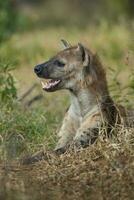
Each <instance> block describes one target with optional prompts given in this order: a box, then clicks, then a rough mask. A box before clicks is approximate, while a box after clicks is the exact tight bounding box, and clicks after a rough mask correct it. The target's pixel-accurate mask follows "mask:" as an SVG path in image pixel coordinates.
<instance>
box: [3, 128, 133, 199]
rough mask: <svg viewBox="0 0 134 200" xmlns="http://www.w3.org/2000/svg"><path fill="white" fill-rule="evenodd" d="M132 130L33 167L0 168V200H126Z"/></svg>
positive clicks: (130, 188) (129, 194)
mask: <svg viewBox="0 0 134 200" xmlns="http://www.w3.org/2000/svg"><path fill="white" fill-rule="evenodd" d="M133 131H134V130H133V128H131V129H125V128H123V129H122V128H121V129H120V131H119V132H118V136H117V137H115V138H113V139H111V140H109V139H106V138H105V139H104V138H102V136H100V137H99V139H98V141H97V142H96V143H95V144H94V145H92V146H91V147H89V148H86V149H82V150H80V151H74V152H67V153H66V154H65V155H61V156H60V157H59V156H54V155H53V154H50V153H48V160H47V161H40V162H38V163H37V164H34V165H28V166H17V165H16V164H15V163H10V164H9V163H5V164H4V165H1V167H0V171H1V175H2V176H1V179H0V185H1V186H2V187H1V193H0V196H1V198H3V199H7V200H8V199H10V200H12V199H33V200H34V199H42V200H43V199H58V200H60V199H63V198H64V199H93V200H95V199H96V200H98V199H99V200H101V199H102V200H104V199H107V200H114V199H115V200H117V199H121V200H130V199H133V197H134V191H133V187H134V179H133V177H134V160H133V159H134V156H133V144H134V143H133V142H134V138H133Z"/></svg>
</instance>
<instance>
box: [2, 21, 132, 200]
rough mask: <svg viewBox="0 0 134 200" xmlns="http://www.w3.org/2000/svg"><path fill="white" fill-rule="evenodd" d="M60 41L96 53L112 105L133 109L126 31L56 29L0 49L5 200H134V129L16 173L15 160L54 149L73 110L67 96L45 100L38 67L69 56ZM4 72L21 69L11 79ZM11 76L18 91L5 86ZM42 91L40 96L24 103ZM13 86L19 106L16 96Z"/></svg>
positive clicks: (32, 34) (129, 39)
mask: <svg viewBox="0 0 134 200" xmlns="http://www.w3.org/2000/svg"><path fill="white" fill-rule="evenodd" d="M61 38H64V39H66V40H68V41H69V42H70V43H71V44H77V42H82V43H83V44H85V45H86V46H87V47H88V48H90V49H92V50H93V51H94V52H97V53H98V55H99V56H100V58H101V61H102V63H103V64H104V66H105V69H106V72H107V79H108V85H109V90H110V92H111V95H112V97H113V98H114V100H115V101H117V102H119V103H121V104H122V105H124V106H125V107H130V108H132V107H133V102H134V44H133V30H132V29H131V28H128V26H127V25H126V24H118V25H113V26H112V27H111V26H110V27H109V26H108V25H107V23H105V22H104V23H102V24H101V25H100V26H98V27H97V26H93V25H92V26H91V27H88V28H87V29H84V30H82V29H76V28H72V29H70V30H68V29H66V28H64V27H63V28H62V27H59V28H56V27H55V28H47V29H45V28H44V29H43V30H33V31H32V32H23V33H15V34H14V35H13V36H12V37H11V38H10V40H8V41H6V42H4V43H2V44H1V46H0V72H1V74H0V78H2V79H1V80H3V81H1V82H0V84H1V87H0V92H1V91H2V88H3V89H4V91H6V93H5V98H6V100H7V101H5V100H4V99H2V98H1V104H0V161H1V163H2V166H3V164H4V166H5V167H4V168H3V167H2V168H1V167H0V174H1V175H2V176H0V185H2V187H1V189H0V197H1V195H4V196H2V198H3V199H17V198H18V199H31V197H32V198H33V199H38V198H39V199H48V197H50V199H58V200H59V199H62V198H63V196H65V197H66V199H69V196H70V195H71V198H72V199H82V198H84V199H89V198H87V196H88V197H90V198H91V199H122V200H126V199H132V195H133V194H132V192H133V190H132V186H133V183H132V177H133V163H132V155H133V129H132V130H127V129H126V128H124V127H122V128H121V129H120V130H119V131H118V133H117V137H116V138H113V139H112V140H107V139H106V140H104V139H103V138H102V137H100V138H99V140H98V142H97V144H94V145H93V146H92V147H90V148H88V149H85V150H82V151H81V152H75V153H74V152H70V153H68V154H66V155H64V156H61V157H58V158H57V157H53V156H52V157H51V156H50V160H49V162H48V163H47V162H45V161H44V162H41V163H38V164H37V165H35V166H33V167H31V166H30V167H27V168H25V167H24V168H23V167H17V166H16V164H15V166H14V165H13V164H14V160H16V159H19V158H20V157H22V156H25V155H27V154H32V153H34V152H36V151H38V150H40V149H42V148H45V149H46V150H48V149H53V148H54V146H55V143H56V140H57V137H56V132H57V131H58V130H59V128H60V125H61V122H62V119H63V116H64V113H65V111H66V109H67V107H68V104H69V98H68V94H67V92H65V91H58V92H55V93H51V94H50V93H46V92H43V91H42V89H41V86H40V82H39V80H38V78H37V77H36V76H35V75H34V73H33V67H34V66H35V65H36V64H38V63H40V62H42V61H45V60H47V59H48V58H49V57H51V56H53V55H54V54H55V53H56V52H57V51H59V50H60V49H62V46H61V45H60V39H61ZM7 64H8V65H7ZM3 66H8V67H9V68H10V67H15V69H14V70H12V71H10V70H9V71H8V70H7V71H4V70H3V69H4V68H3ZM9 76H12V77H13V81H12V82H11V83H8V82H7V81H6V80H7V78H8V77H9ZM35 83H36V84H37V87H36V88H35V89H34V91H32V92H31V93H30V94H29V96H28V97H26V98H25V99H24V100H23V101H19V100H18V99H19V98H20V97H21V96H22V95H23V94H24V93H25V92H26V91H27V90H28V89H29V88H30V87H31V86H32V85H33V84H35ZM14 86H15V88H16V91H17V98H16V95H12V89H13V88H14ZM8 88H10V90H7V89H8ZM9 91H10V92H9ZM13 91H14V90H13ZM39 94H41V95H43V98H42V99H41V100H39V101H36V102H34V103H33V104H32V105H31V106H27V103H28V102H29V100H31V99H32V98H33V97H34V96H35V95H39ZM0 97H1V93H0ZM3 161H4V162H3ZM9 161H11V163H10V162H9ZM9 163H10V164H9ZM5 170H6V174H7V175H5ZM3 174H4V175H3ZM51 188H52V189H51ZM33 194H34V195H33ZM94 194H96V195H94ZM33 196H34V197H33Z"/></svg>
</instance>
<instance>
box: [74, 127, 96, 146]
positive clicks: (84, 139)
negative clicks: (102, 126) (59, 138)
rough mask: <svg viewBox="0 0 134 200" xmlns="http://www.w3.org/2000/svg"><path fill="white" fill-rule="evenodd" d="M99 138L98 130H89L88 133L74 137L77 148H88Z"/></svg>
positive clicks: (84, 132)
mask: <svg viewBox="0 0 134 200" xmlns="http://www.w3.org/2000/svg"><path fill="white" fill-rule="evenodd" d="M97 137H98V128H94V129H89V130H87V131H83V132H78V133H77V134H76V136H75V137H74V144H75V146H76V147H83V148H86V147H88V146H89V145H91V144H93V143H94V142H95V141H96V139H97Z"/></svg>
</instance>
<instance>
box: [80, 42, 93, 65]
mask: <svg viewBox="0 0 134 200" xmlns="http://www.w3.org/2000/svg"><path fill="white" fill-rule="evenodd" d="M77 51H79V52H80V56H81V58H82V62H83V66H84V67H86V66H89V65H90V56H89V54H88V52H87V50H86V48H85V47H84V46H83V45H82V44H81V43H78V47H77Z"/></svg>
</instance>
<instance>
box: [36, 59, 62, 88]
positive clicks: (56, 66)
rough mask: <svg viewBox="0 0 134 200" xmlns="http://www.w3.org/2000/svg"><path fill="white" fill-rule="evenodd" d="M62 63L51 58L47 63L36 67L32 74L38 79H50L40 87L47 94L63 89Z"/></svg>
mask: <svg viewBox="0 0 134 200" xmlns="http://www.w3.org/2000/svg"><path fill="white" fill-rule="evenodd" d="M64 65H65V64H64V63H63V62H61V61H59V60H57V59H56V58H52V59H50V60H49V61H47V62H45V63H42V64H39V65H36V66H35V68H34V72H35V73H36V75H37V76H38V77H39V78H43V79H50V80H49V81H47V82H46V83H44V82H41V83H42V87H43V89H44V90H46V91H47V92H53V91H55V90H59V89H62V88H63V85H64Z"/></svg>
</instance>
